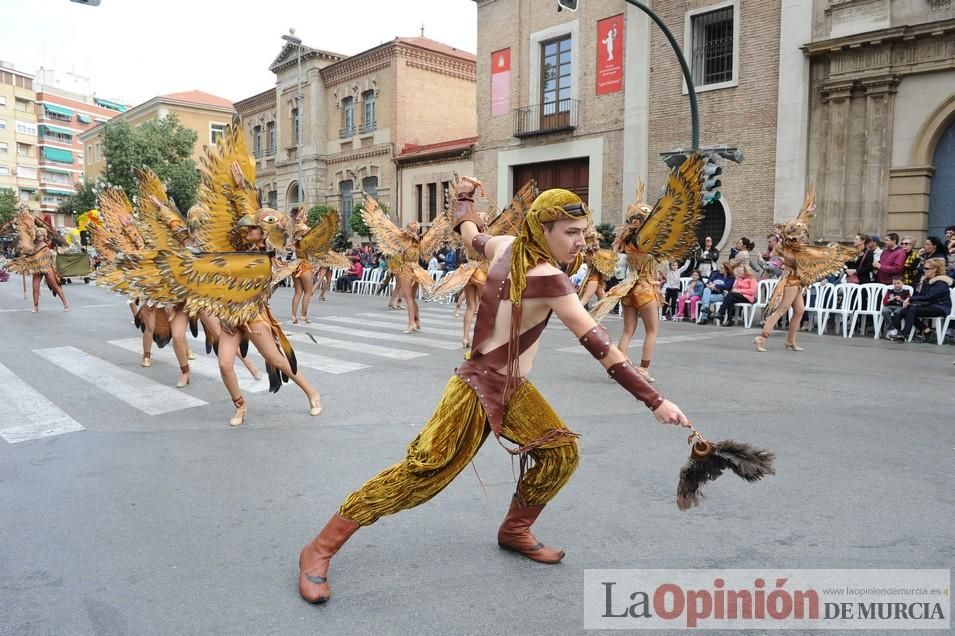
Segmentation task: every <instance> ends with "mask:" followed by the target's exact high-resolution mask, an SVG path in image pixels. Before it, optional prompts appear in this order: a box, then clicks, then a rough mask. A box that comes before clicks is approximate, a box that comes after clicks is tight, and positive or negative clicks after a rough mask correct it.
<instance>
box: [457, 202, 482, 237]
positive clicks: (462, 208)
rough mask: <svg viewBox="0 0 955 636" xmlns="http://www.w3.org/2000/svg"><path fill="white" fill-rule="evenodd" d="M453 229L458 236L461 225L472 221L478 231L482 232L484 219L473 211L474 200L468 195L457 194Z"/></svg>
mask: <svg viewBox="0 0 955 636" xmlns="http://www.w3.org/2000/svg"><path fill="white" fill-rule="evenodd" d="M452 218H453V223H454V225H453V229H454V231H455V232H457V233H458V234H460V233H461V224H462V223H464V222H465V221H473V222H474V224H475V225H477V227H478V230H479V231H481V232H483V231H484V219H482V218H481V215H480V214H478V213H477V212H476V211H475V210H474V199H473V198H471V197H470V196H468V195H464V194H459V195H458V198H457V201H455V204H454V212H453V214H452Z"/></svg>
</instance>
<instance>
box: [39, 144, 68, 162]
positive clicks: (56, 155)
mask: <svg viewBox="0 0 955 636" xmlns="http://www.w3.org/2000/svg"><path fill="white" fill-rule="evenodd" d="M43 158H44V159H49V160H50V161H56V162H58V163H73V153H72V152H70V151H69V150H61V149H59V148H49V147H46V146H44V147H43Z"/></svg>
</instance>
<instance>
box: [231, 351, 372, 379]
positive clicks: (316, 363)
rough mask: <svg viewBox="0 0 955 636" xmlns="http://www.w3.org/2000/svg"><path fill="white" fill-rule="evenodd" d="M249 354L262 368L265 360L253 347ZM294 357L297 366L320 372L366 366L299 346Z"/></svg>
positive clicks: (350, 370)
mask: <svg viewBox="0 0 955 636" xmlns="http://www.w3.org/2000/svg"><path fill="white" fill-rule="evenodd" d="M249 355H251V356H253V359H254V360H255V361H256V364H259V363H261V365H262V367H263V368H264V365H265V361H264V360H263V359H262V357H261V356H260V355H259V354H258V352H256V351H255V349H254V348H252V347H249ZM295 359H296V360H298V366H300V367H306V368H308V369H315V370H316V371H321V372H322V373H331V374H333V375H341V374H342V373H351V372H352V371H361V370H362V369H367V368H368V365H367V364H360V363H358V362H351V361H349V360H339V359H338V358H330V357H328V356H323V355H319V354H317V353H310V352H308V351H303V350H302V349H301V347H297V348H296V349H295Z"/></svg>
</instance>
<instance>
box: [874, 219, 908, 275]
mask: <svg viewBox="0 0 955 636" xmlns="http://www.w3.org/2000/svg"><path fill="white" fill-rule="evenodd" d="M883 244H884V245H885V247H884V248H883V249H882V256H880V257H879V261H878V262H877V263H875V264H874V265H873V267H875V268H876V270H877V273H876V280H877V281H878V282H880V283H882V284H883V285H891V284H892V281H893V280H895V278H896V277H901V276H902V272H903V271H904V270H905V250H903V249H902V248H901V246H899V235H898V234H896V233H895V232H889V233H888V234H886V235H885V238H884V239H883Z"/></svg>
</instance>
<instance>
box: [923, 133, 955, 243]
mask: <svg viewBox="0 0 955 636" xmlns="http://www.w3.org/2000/svg"><path fill="white" fill-rule="evenodd" d="M932 165H933V166H934V167H935V174H934V175H932V189H931V191H930V192H931V194H930V195H929V204H928V206H929V207H928V235H929V236H944V235H945V228H946V227H948V226H949V225H955V121H952V123H950V124H949V125H948V129H946V130H945V132H944V133H942V136H941V137H939V140H938V145H937V146H935V155H934V158H933V159H932Z"/></svg>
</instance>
